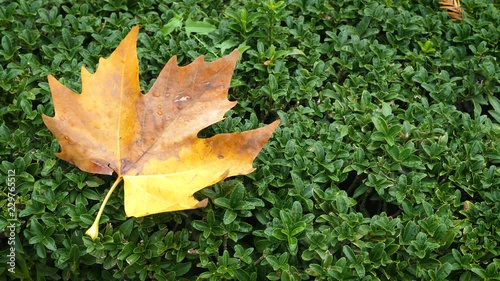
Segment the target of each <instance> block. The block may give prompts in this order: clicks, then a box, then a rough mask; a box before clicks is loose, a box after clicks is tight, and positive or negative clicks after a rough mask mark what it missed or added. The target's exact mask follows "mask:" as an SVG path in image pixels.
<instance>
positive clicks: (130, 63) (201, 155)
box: [43, 26, 279, 239]
mask: <svg viewBox="0 0 500 281" xmlns="http://www.w3.org/2000/svg"><path fill="white" fill-rule="evenodd" d="M138 31H139V28H138V27H137V26H136V27H134V28H133V29H132V30H131V31H130V33H129V34H128V35H127V36H126V37H125V39H123V41H122V42H121V43H120V45H119V46H118V47H117V49H116V50H115V51H114V52H113V53H112V54H111V55H110V56H109V58H107V59H103V58H101V59H100V60H99V67H98V68H97V70H96V71H95V73H94V74H90V73H89V72H88V71H87V70H86V69H85V68H84V67H82V71H81V75H82V93H81V94H76V93H74V92H72V91H71V90H70V89H68V88H66V87H65V86H64V85H62V84H61V83H60V82H58V81H57V80H56V79H55V78H54V77H52V76H49V85H50V89H51V92H52V98H53V102H54V110H55V116H54V117H49V116H46V115H44V116H43V121H44V122H45V124H46V126H47V127H48V128H49V130H50V131H51V132H52V133H53V134H54V135H55V137H56V138H57V140H58V141H59V143H60V145H61V152H60V153H58V154H57V156H58V157H59V158H61V159H63V160H66V161H68V162H70V163H73V164H75V165H76V166H77V167H78V168H80V169H81V170H83V171H86V172H89V173H97V174H107V175H110V174H112V173H113V172H115V173H116V174H117V175H118V178H117V180H116V181H115V184H114V185H113V186H112V188H111V189H110V191H109V192H108V194H107V196H106V198H105V199H104V201H103V204H102V205H101V208H100V210H99V213H98V214H97V217H96V220H95V222H94V224H93V225H92V227H91V228H90V229H89V230H88V231H87V234H88V235H89V236H91V237H92V238H93V239H95V238H96V237H97V235H98V224H99V218H100V216H101V214H102V210H103V207H104V205H105V204H106V202H107V200H108V199H109V196H110V195H111V193H112V192H113V190H114V189H115V188H116V186H118V184H119V183H120V181H121V180H122V179H123V181H124V194H125V202H124V205H125V212H126V214H127V216H134V217H142V216H146V215H151V214H157V213H162V212H170V211H177V210H185V209H193V208H198V207H204V206H206V204H207V201H206V200H203V201H201V202H199V201H198V200H196V199H195V198H194V197H193V193H194V192H196V191H198V190H200V189H202V188H204V187H206V186H209V185H212V184H214V183H216V182H218V181H221V180H223V179H224V178H226V177H229V176H235V175H244V174H248V173H250V172H252V171H253V170H254V168H253V167H252V163H253V160H254V159H255V157H256V156H257V154H258V153H259V151H260V150H261V149H262V147H263V146H264V144H265V143H266V142H267V140H268V139H269V137H270V136H271V134H272V132H273V131H274V130H275V129H276V127H277V126H278V124H279V120H277V121H275V122H273V123H272V124H270V125H267V126H265V127H262V128H259V129H256V130H251V131H246V132H241V133H229V134H220V135H216V136H214V137H211V138H198V137H197V134H198V132H199V131H200V130H202V129H203V128H205V127H207V126H209V125H211V124H214V123H216V122H218V121H220V120H222V119H223V116H224V114H225V113H226V112H227V111H228V110H229V109H230V108H232V107H233V106H234V105H235V104H236V102H232V101H229V100H228V99H227V91H228V88H229V84H230V81H231V76H232V73H233V71H234V67H235V65H236V61H237V60H238V57H239V52H238V51H237V50H235V51H233V52H232V53H231V54H229V55H228V56H226V57H223V58H221V59H219V60H216V61H213V62H205V61H204V58H203V56H200V57H198V58H197V59H196V60H195V61H194V62H192V63H191V64H189V65H187V66H184V67H179V66H177V60H176V58H175V57H173V58H172V59H170V61H169V62H168V63H167V64H166V65H165V67H164V68H163V70H162V71H161V73H160V74H159V76H158V78H157V80H156V81H155V83H154V85H153V86H152V88H151V89H150V90H149V92H148V93H147V94H145V95H143V94H142V93H141V91H140V87H139V63H138V59H137V54H136V42H137V34H138Z"/></svg>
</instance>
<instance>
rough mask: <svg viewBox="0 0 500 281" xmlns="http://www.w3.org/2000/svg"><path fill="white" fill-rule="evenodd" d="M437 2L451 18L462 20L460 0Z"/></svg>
mask: <svg viewBox="0 0 500 281" xmlns="http://www.w3.org/2000/svg"><path fill="white" fill-rule="evenodd" d="M439 4H441V6H440V8H442V9H446V10H447V12H448V15H449V16H450V17H451V18H452V19H453V20H462V12H463V9H462V8H461V7H460V0H442V1H441V2H439Z"/></svg>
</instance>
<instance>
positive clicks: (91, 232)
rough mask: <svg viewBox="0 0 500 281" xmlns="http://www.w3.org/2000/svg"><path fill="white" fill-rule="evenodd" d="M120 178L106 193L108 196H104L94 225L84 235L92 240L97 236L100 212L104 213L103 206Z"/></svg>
mask: <svg viewBox="0 0 500 281" xmlns="http://www.w3.org/2000/svg"><path fill="white" fill-rule="evenodd" d="M122 178H123V177H122V176H119V177H118V178H117V179H116V181H115V183H114V184H113V186H111V188H110V189H109V191H108V194H106V197H105V198H104V201H102V204H101V207H100V208H99V212H98V213H97V216H96V218H95V221H94V223H93V224H92V226H91V227H90V228H89V229H88V230H87V231H86V232H85V234H86V235H88V236H90V238H92V240H95V239H96V238H97V236H98V235H99V220H100V219H101V215H102V212H103V211H104V206H106V203H108V200H109V197H111V193H113V191H115V188H116V187H117V186H118V184H119V183H120V182H121V181H122Z"/></svg>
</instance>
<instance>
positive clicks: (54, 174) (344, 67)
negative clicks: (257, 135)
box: [0, 0, 500, 281]
mask: <svg viewBox="0 0 500 281" xmlns="http://www.w3.org/2000/svg"><path fill="white" fill-rule="evenodd" d="M49 2H50V3H49ZM72 2H73V3H67V1H62V0H55V1H41V0H38V1H35V0H17V1H1V0H0V31H1V35H0V36H1V38H0V39H1V41H0V43H1V44H0V62H1V64H0V88H1V90H0V91H1V95H0V105H1V107H0V114H1V116H2V121H1V125H0V142H1V145H0V154H1V158H2V163H1V165H0V170H1V172H0V182H1V183H2V189H1V191H0V206H1V212H0V229H4V230H5V231H4V232H3V233H1V234H0V237H1V238H2V239H1V240H0V241H1V242H0V279H2V280H5V279H6V278H8V279H21V280H113V279H117V280H195V279H199V280H205V279H208V280H464V281H465V280H500V258H498V257H499V256H500V218H499V214H500V188H499V187H500V169H499V168H498V167H497V165H499V163H500V142H499V141H498V139H499V137H500V126H499V123H500V61H499V58H500V44H499V39H500V7H499V4H498V2H496V4H495V1H494V0H489V1H488V0H463V1H462V6H463V8H464V10H465V11H464V14H463V17H464V20H463V21H452V20H451V19H450V18H449V16H448V15H447V13H446V11H444V10H443V9H440V8H439V4H438V1H437V0H436V1H434V0H433V1H431V0H418V1H409V0H385V1H378V0H350V1H322V0H287V1H273V0H265V1H249V0H233V1H223V0H212V1H199V0H186V1H170V0H167V1H153V0H143V1H119V0H94V1H72ZM84 2H87V3H84ZM82 3H84V4H82ZM137 24H138V25H140V26H141V30H140V34H139V42H138V52H139V59H140V73H141V74H140V75H141V81H142V82H141V83H142V85H141V86H142V89H143V90H144V91H146V90H147V89H148V88H149V87H150V86H151V85H152V83H153V82H154V79H155V77H156V76H157V74H158V73H159V71H160V69H161V68H162V67H163V65H164V64H165V63H166V62H167V60H168V59H169V58H170V57H172V56H173V55H177V56H178V60H179V64H181V65H184V64H187V63H189V62H191V61H192V60H193V59H194V58H196V57H197V56H199V55H201V54H205V55H206V59H207V60H214V59H216V58H219V57H221V56H223V55H226V54H228V53H229V52H230V51H231V50H233V49H234V48H240V49H245V52H244V53H243V55H242V57H241V59H240V61H239V63H238V65H237V69H236V71H235V75H234V77H233V81H232V88H231V90H230V98H231V99H232V100H238V105H237V106H236V107H235V108H234V109H233V110H231V112H230V113H229V114H227V118H226V119H225V120H224V121H222V122H220V123H218V124H215V125H213V126H211V127H209V128H207V129H205V130H203V131H202V132H201V133H200V135H202V136H209V135H213V134H216V133H222V132H233V131H242V130H248V129H252V128H257V127H259V126H262V124H263V123H270V122H271V121H273V120H275V119H277V118H280V119H281V120H282V124H281V125H280V127H279V128H278V129H277V131H276V132H275V134H274V135H273V137H272V138H271V140H270V141H269V143H268V144H267V145H266V147H265V148H264V150H263V151H262V153H261V154H260V155H259V156H258V158H257V159H256V161H255V163H254V166H255V167H256V169H257V170H256V171H255V172H254V173H252V174H250V175H249V176H240V177H235V178H232V179H229V180H226V181H224V182H221V183H219V184H216V185H214V186H212V187H209V188H206V189H204V190H203V191H202V192H200V193H199V197H200V198H209V201H210V203H209V205H208V206H207V207H206V208H204V209H198V210H192V211H185V212H174V213H165V214H159V215H153V216H149V217H144V218H140V219H135V218H126V217H125V213H124V210H123V203H122V202H123V191H121V190H120V192H115V194H114V196H113V197H112V198H111V200H110V202H109V203H108V204H107V206H106V208H105V211H104V215H103V218H102V219H101V235H100V237H99V238H98V239H97V240H95V241H92V240H91V239H89V238H88V237H86V236H85V235H84V232H85V230H86V229H87V228H88V227H89V226H90V225H91V224H92V222H93V218H94V216H95V213H96V210H97V209H98V207H99V205H100V202H101V201H102V198H103V196H104V195H105V194H106V192H107V190H108V189H109V188H110V186H111V183H112V182H113V178H112V177H107V176H100V175H91V174H87V173H84V172H82V171H80V170H78V169H77V168H76V167H74V166H72V165H71V164H68V163H66V162H64V161H60V160H58V159H57V158H56V157H55V155H54V154H55V153H56V152H58V151H59V145H58V143H57V141H56V140H55V138H54V137H53V136H52V134H51V133H50V132H49V131H48V130H47V128H46V127H45V126H44V124H43V122H42V119H41V115H42V114H47V115H50V116H52V115H53V105H52V103H51V97H50V92H49V89H48V84H47V75H48V74H52V75H54V76H55V77H57V78H59V79H60V80H61V81H62V82H63V83H65V84H66V85H67V86H68V87H70V88H71V89H73V90H74V91H77V92H79V91H80V87H81V85H80V68H81V67H82V66H83V65H85V66H86V67H87V68H88V69H90V70H91V71H93V70H94V69H95V68H96V66H97V64H98V60H99V57H100V56H104V57H106V56H108V55H109V54H110V53H111V52H112V51H113V50H114V48H115V47H116V46H117V45H118V43H119V42H120V40H121V39H122V38H123V37H124V36H125V34H126V33H127V32H128V31H129V30H130V28H131V27H132V26H134V25H137ZM110 106H113V105H110ZM9 170H15V176H12V175H11V176H9ZM12 179H15V188H14V189H15V190H14V189H11V190H10V191H13V192H11V194H9V188H13V187H14V186H13V185H12V184H10V183H11V182H12ZM9 184H10V185H9ZM14 192H15V194H13V193H14ZM13 200H15V203H16V205H15V206H16V210H13V209H12V208H10V209H9V206H11V205H9V203H12V201H13ZM11 213H13V214H14V215H16V216H17V218H16V219H14V221H9V219H11V217H10V214H11ZM12 224H13V225H14V226H15V227H13V226H12ZM9 226H10V227H9ZM11 235H12V239H9V238H10V237H11ZM14 242H15V251H11V249H10V247H11V246H14ZM12 253H14V254H15V263H16V265H15V274H12V273H10V272H9V269H10V268H11V265H9V263H8V262H9V260H10V259H11V257H9V255H12Z"/></svg>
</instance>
